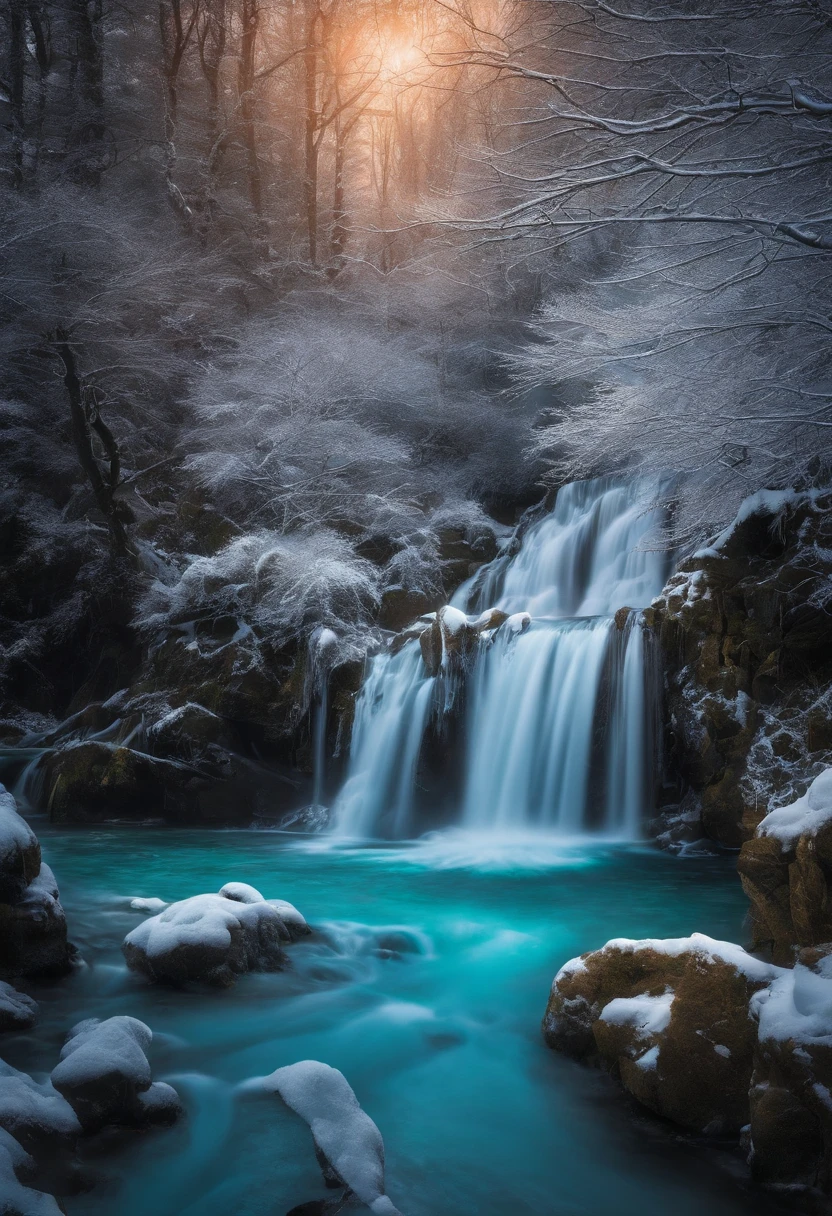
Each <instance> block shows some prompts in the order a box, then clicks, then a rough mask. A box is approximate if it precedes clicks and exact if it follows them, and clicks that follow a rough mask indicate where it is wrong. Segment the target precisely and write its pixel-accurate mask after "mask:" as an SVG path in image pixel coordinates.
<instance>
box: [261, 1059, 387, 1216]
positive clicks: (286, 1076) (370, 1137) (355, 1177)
mask: <svg viewBox="0 0 832 1216" xmlns="http://www.w3.org/2000/svg"><path fill="white" fill-rule="evenodd" d="M259 1084H260V1087H262V1088H263V1089H265V1090H267V1091H270V1092H272V1093H276V1094H279V1096H280V1097H281V1098H282V1099H283V1101H284V1102H285V1103H286V1105H287V1106H288V1107H289V1108H290V1109H291V1110H293V1111H294V1112H295V1113H296V1114H297V1115H299V1116H300V1117H301V1119H303V1120H304V1122H305V1123H307V1124H308V1125H309V1128H310V1130H311V1132H312V1138H313V1140H314V1142H315V1149H316V1153H317V1155H318V1159H319V1161H320V1163H321V1166H322V1169H323V1172H324V1178H325V1180H326V1182H327V1184H328V1185H341V1186H343V1187H344V1188H345V1190H346V1191H347V1192H348V1193H350V1194H352V1195H354V1196H355V1197H356V1198H357V1199H358V1200H359V1201H360V1202H361V1203H363V1204H365V1205H366V1206H367V1207H368V1208H369V1209H370V1211H371V1212H374V1213H375V1216H401V1213H400V1212H399V1210H398V1208H396V1207H395V1206H394V1205H393V1203H392V1201H391V1200H390V1199H389V1197H388V1196H387V1192H386V1188H385V1181H384V1141H383V1140H382V1138H381V1132H380V1131H379V1130H378V1128H377V1127H376V1125H375V1123H374V1122H373V1120H372V1119H371V1118H370V1116H369V1115H368V1114H367V1113H366V1112H365V1111H363V1110H362V1109H361V1106H360V1105H359V1102H358V1099H357V1098H356V1096H355V1093H354V1092H353V1090H352V1088H351V1086H350V1084H349V1082H348V1081H347V1079H346V1077H345V1076H344V1075H343V1073H341V1072H339V1071H338V1069H337V1068H331V1067H330V1066H329V1064H322V1063H321V1062H320V1061H318V1060H301V1061H300V1062H299V1063H297V1064H290V1065H288V1066H287V1067H286V1068H278V1069H277V1071H276V1072H273V1073H271V1074H270V1076H268V1077H263V1078H261V1080H260V1082H259Z"/></svg>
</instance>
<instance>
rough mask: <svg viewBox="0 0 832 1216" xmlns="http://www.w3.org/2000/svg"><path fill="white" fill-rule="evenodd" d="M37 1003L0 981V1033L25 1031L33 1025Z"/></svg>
mask: <svg viewBox="0 0 832 1216" xmlns="http://www.w3.org/2000/svg"><path fill="white" fill-rule="evenodd" d="M37 1012H38V1005H37V1001H33V1000H32V998H31V997H30V996H26V994H25V993H23V992H18V991H17V989H16V988H12V986H11V984H6V983H4V982H3V981H2V980H0V1032H2V1031H4V1030H27V1029H28V1028H29V1027H30V1026H32V1025H34V1021H35V1018H36V1016H37Z"/></svg>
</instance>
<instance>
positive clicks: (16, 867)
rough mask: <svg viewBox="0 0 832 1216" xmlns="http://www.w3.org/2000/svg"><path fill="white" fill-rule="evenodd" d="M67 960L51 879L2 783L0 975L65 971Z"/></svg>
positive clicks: (34, 839)
mask: <svg viewBox="0 0 832 1216" xmlns="http://www.w3.org/2000/svg"><path fill="white" fill-rule="evenodd" d="M69 957H70V951H69V946H68V945H67V939H66V917H65V916H64V910H63V908H62V907H61V903H60V899H59V896H58V886H57V883H56V882H55V876H54V874H53V873H52V871H51V870H50V869H49V866H47V865H46V864H45V863H42V862H41V855H40V845H39V844H38V841H37V837H36V836H35V834H34V832H33V831H32V829H31V828H30V827H29V825H28V824H27V823H26V821H25V820H24V819H23V818H21V816H20V815H18V813H17V808H16V806H15V801H14V799H13V798H12V796H11V794H9V793H8V791H7V790H5V789H4V788H3V786H1V785H0V975H6V976H10V977H13V976H17V975H21V976H34V975H44V974H59V973H61V972H63V971H66V970H67V969H68V967H69Z"/></svg>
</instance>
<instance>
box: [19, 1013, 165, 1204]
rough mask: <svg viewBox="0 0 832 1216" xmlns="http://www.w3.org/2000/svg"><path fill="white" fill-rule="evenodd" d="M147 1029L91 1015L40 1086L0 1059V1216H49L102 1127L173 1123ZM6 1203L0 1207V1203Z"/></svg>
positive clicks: (125, 1019) (125, 1020) (136, 1023)
mask: <svg viewBox="0 0 832 1216" xmlns="http://www.w3.org/2000/svg"><path fill="white" fill-rule="evenodd" d="M152 1038H153V1036H152V1034H151V1031H150V1028H149V1027H148V1026H146V1025H145V1024H144V1022H140V1021H138V1020H137V1019H136V1018H130V1017H114V1018H108V1019H107V1020H106V1021H103V1022H101V1021H99V1020H98V1019H97V1018H92V1019H90V1020H88V1021H85V1022H80V1023H79V1024H78V1025H77V1026H76V1027H75V1028H74V1029H73V1030H72V1031H70V1033H69V1036H68V1038H67V1041H66V1043H65V1045H64V1048H63V1051H62V1052H61V1061H60V1063H59V1064H58V1065H57V1066H56V1067H55V1068H54V1069H53V1071H52V1075H51V1077H50V1079H49V1080H48V1081H43V1082H38V1081H35V1080H33V1078H32V1077H30V1076H28V1075H27V1074H26V1073H24V1072H19V1071H18V1070H17V1069H15V1068H12V1067H11V1066H10V1065H8V1064H6V1063H5V1062H4V1061H3V1060H0V1213H2V1214H3V1216H11V1214H15V1213H16V1214H18V1216H53V1213H56V1212H59V1211H60V1210H61V1209H60V1207H59V1205H58V1204H57V1203H56V1201H55V1200H54V1199H53V1198H52V1196H51V1195H47V1194H45V1193H44V1192H42V1191H41V1190H40V1189H38V1190H31V1188H30V1186H29V1185H28V1184H29V1183H30V1182H34V1183H35V1184H36V1185H37V1187H38V1188H40V1187H44V1188H47V1189H48V1190H49V1191H53V1192H55V1193H56V1194H59V1195H62V1194H67V1193H70V1192H74V1191H76V1190H77V1171H78V1165H77V1161H76V1158H75V1151H76V1148H77V1146H78V1142H79V1140H80V1139H81V1138H82V1137H83V1136H85V1135H90V1134H93V1133H96V1132H100V1131H101V1130H102V1129H103V1128H105V1127H120V1128H125V1127H129V1128H143V1127H149V1126H152V1125H159V1124H168V1123H172V1122H173V1121H174V1120H175V1119H176V1118H177V1116H178V1115H179V1114H180V1113H181V1104H180V1102H179V1097H178V1095H177V1093H176V1091H175V1090H174V1089H172V1088H171V1086H170V1085H165V1084H164V1083H163V1082H155V1083H154V1081H153V1078H152V1075H151V1069H150V1063H149V1061H148V1058H147V1051H148V1048H149V1047H150V1043H151V1041H152ZM4 1204H5V1205H6V1206H4Z"/></svg>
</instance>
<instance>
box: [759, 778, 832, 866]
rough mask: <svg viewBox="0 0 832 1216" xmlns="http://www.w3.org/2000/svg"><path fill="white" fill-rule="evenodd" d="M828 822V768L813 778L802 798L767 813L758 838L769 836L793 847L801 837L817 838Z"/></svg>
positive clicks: (831, 800) (831, 790)
mask: <svg viewBox="0 0 832 1216" xmlns="http://www.w3.org/2000/svg"><path fill="white" fill-rule="evenodd" d="M829 823H832V768H827V769H825V770H824V772H822V773H820V774H819V775H818V776H817V777H815V779H814V781H813V782H812V784H811V785H810V786H809V788H808V790H807V791H806V793H805V794H804V795H803V797H802V798H798V799H796V801H794V802H791V803H789V805H788V806H781V807H778V808H777V809H776V810H773V811H769V813H768V814H767V815H766V817H765V818H764V819H763V820H762V822H761V823H760V826H759V827H758V828H757V834H758V835H759V836H773V837H774V838H775V839H776V840H779V841H780V844H781V845H785V846H786V847H787V848H793V847H794V845H795V844H796V843H797V841H798V839H799V838H800V837H801V836H817V834H818V832H819V831H820V830H821V828H824V827H826V826H827V825H828V824H829Z"/></svg>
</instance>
